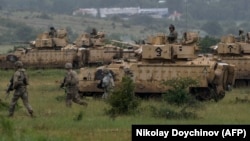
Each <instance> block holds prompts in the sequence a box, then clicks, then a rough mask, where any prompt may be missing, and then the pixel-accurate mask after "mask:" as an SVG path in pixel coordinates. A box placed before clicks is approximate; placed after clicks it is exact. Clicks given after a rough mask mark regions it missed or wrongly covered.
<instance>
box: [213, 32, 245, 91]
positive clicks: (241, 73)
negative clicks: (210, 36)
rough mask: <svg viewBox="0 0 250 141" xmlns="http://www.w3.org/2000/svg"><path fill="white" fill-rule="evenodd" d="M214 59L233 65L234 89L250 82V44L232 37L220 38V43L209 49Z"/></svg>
mask: <svg viewBox="0 0 250 141" xmlns="http://www.w3.org/2000/svg"><path fill="white" fill-rule="evenodd" d="M211 48H212V49H213V51H214V55H215V57H217V58H218V59H219V60H221V62H225V63H230V64H234V65H235V67H236V72H235V73H236V74H235V82H234V84H235V85H234V86H235V87H241V86H247V85H249V81H250V66H249V64H250V43H249V42H247V41H240V40H238V39H237V38H236V37H235V36H234V35H232V34H229V35H225V36H222V37H221V40H220V42H219V43H218V44H217V45H215V46H212V47H211Z"/></svg>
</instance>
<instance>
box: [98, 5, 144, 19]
mask: <svg viewBox="0 0 250 141" xmlns="http://www.w3.org/2000/svg"><path fill="white" fill-rule="evenodd" d="M139 10H140V8H139V7H125V8H119V7H117V8H100V17H102V18H105V17H107V16H108V15H121V14H125V15H135V14H138V13H139Z"/></svg>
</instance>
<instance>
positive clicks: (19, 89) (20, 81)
mask: <svg viewBox="0 0 250 141" xmlns="http://www.w3.org/2000/svg"><path fill="white" fill-rule="evenodd" d="M15 67H16V72H15V73H14V75H13V79H12V80H13V89H14V90H15V92H14V95H13V98H12V100H11V103H10V108H9V117H12V116H13V114H14V111H15V106H16V104H17V101H18V99H19V98H21V99H22V101H23V104H24V106H25V107H26V109H27V110H28V112H29V114H30V116H31V117H34V115H33V109H32V107H31V106H30V104H29V100H28V92H27V85H29V79H28V76H27V74H26V70H25V69H24V68H23V63H22V62H21V61H16V62H15Z"/></svg>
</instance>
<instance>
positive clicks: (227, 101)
mask: <svg viewBox="0 0 250 141" xmlns="http://www.w3.org/2000/svg"><path fill="white" fill-rule="evenodd" d="M12 73H13V70H8V71H5V70H1V71H0V76H1V82H0V90H1V93H0V99H1V100H2V103H9V102H10V100H11V97H12V94H13V92H11V96H10V97H9V98H8V99H5V91H4V89H6V87H7V84H8V81H9V78H10V77H11V75H12ZM28 73H29V77H30V85H29V87H28V91H29V100H30V104H31V105H32V107H33V109H34V112H35V116H36V118H34V119H33V118H31V117H29V116H28V113H27V111H26V109H25V107H24V106H23V104H22V102H21V100H19V103H18V105H19V108H18V109H16V112H15V114H14V117H13V118H7V114H8V109H7V107H6V108H0V134H1V136H0V140H15V141H19V140H20V141H24V140H25V141H33V140H38V141H83V140H88V141H97V140H98V141H111V140H114V141H128V140H131V125H132V124H164V125H167V124H249V123H250V118H249V115H250V110H249V106H250V97H249V99H248V96H249V94H250V88H241V89H239V88H238V89H233V90H232V91H230V92H228V93H227V94H226V96H225V98H224V99H222V100H221V101H219V102H214V101H208V102H204V103H202V106H203V108H202V109H201V110H198V111H197V113H198V116H199V117H200V118H198V119H183V120H176V119H164V118H155V117H153V115H152V113H151V110H150V107H151V106H154V107H158V108H160V107H161V106H162V104H163V103H162V102H161V101H159V100H153V99H151V100H143V101H142V103H141V105H140V107H139V108H140V112H138V113H137V114H135V115H133V116H120V117H117V118H116V119H111V118H110V117H108V116H107V115H105V113H104V110H105V108H108V106H109V105H107V103H105V102H104V101H103V100H101V99H93V98H91V97H86V98H85V100H86V101H87V102H88V107H83V106H80V105H77V104H74V103H73V106H72V108H66V106H65V102H64V99H60V98H62V97H63V96H64V90H62V89H59V85H60V83H59V81H61V80H62V78H63V75H64V70H54V69H53V70H28ZM236 97H238V98H239V99H243V100H236ZM79 116H82V118H78V120H76V119H77V117H79Z"/></svg>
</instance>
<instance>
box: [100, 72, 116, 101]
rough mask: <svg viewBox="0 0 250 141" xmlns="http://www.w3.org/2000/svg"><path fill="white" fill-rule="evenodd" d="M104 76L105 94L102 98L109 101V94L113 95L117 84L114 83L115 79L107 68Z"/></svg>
mask: <svg viewBox="0 0 250 141" xmlns="http://www.w3.org/2000/svg"><path fill="white" fill-rule="evenodd" d="M103 75H104V77H103V79H102V87H103V90H104V93H103V95H102V98H103V99H107V98H108V96H109V94H110V93H112V91H113V88H114V86H115V83H114V78H113V76H112V74H111V73H110V71H109V70H108V69H106V68H104V69H103Z"/></svg>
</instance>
